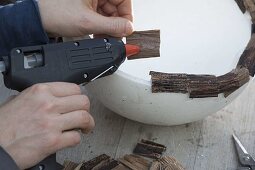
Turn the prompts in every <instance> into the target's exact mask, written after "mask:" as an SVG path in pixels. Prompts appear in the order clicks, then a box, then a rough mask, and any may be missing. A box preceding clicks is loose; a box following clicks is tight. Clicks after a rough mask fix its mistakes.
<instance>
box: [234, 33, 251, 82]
mask: <svg viewBox="0 0 255 170" xmlns="http://www.w3.org/2000/svg"><path fill="white" fill-rule="evenodd" d="M242 67H245V68H247V69H248V70H249V74H250V75H251V76H252V77H254V74H255V34H253V35H252V36H251V39H250V42H249V44H248V45H247V47H246V49H245V51H244V52H243V54H242V55H241V58H240V60H239V62H238V64H237V68H242Z"/></svg>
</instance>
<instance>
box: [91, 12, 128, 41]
mask: <svg viewBox="0 0 255 170" xmlns="http://www.w3.org/2000/svg"><path fill="white" fill-rule="evenodd" d="M93 22H95V23H94V25H95V27H94V29H93V33H94V34H107V35H110V36H114V37H125V36H128V35H130V34H132V32H133V24H132V22H131V21H129V20H128V19H126V18H122V17H105V16H102V15H100V14H97V13H96V15H95V16H94V20H93Z"/></svg>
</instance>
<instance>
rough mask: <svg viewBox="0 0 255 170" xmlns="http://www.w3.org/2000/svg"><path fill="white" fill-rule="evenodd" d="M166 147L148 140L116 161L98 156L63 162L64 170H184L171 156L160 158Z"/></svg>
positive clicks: (104, 156) (106, 156)
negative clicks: (78, 161) (79, 161)
mask: <svg viewBox="0 0 255 170" xmlns="http://www.w3.org/2000/svg"><path fill="white" fill-rule="evenodd" d="M164 151H166V146H164V145H161V144H157V143H155V142H152V141H148V140H141V142H139V143H138V144H137V145H136V147H135V149H134V151H133V154H130V155H125V156H124V157H123V158H119V159H118V160H115V159H112V158H111V157H110V156H108V155H105V154H103V155H100V156H98V157H96V158H94V159H92V160H89V161H83V162H81V163H75V162H71V161H65V162H64V170H184V168H183V166H182V165H181V164H180V163H179V162H178V161H177V160H176V159H175V158H174V157H171V156H162V154H163V152H164Z"/></svg>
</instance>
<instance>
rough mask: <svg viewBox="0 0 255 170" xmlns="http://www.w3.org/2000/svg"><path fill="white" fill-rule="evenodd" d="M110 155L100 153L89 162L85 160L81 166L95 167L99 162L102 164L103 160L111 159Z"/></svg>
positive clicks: (82, 168) (84, 168)
mask: <svg viewBox="0 0 255 170" xmlns="http://www.w3.org/2000/svg"><path fill="white" fill-rule="evenodd" d="M109 159H110V156H108V155H105V154H103V155H100V156H98V157H96V158H94V159H92V160H89V161H87V162H84V163H83V164H82V167H81V168H80V170H92V169H93V168H94V167H96V166H97V165H98V164H100V163H101V162H102V161H106V160H109Z"/></svg>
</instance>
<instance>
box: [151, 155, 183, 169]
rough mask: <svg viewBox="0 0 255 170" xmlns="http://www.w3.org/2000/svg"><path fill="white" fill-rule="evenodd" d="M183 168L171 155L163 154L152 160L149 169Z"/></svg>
mask: <svg viewBox="0 0 255 170" xmlns="http://www.w3.org/2000/svg"><path fill="white" fill-rule="evenodd" d="M161 169H165V170H184V168H183V166H182V165H181V164H180V163H179V162H178V161H177V160H176V159H175V158H173V157H170V156H164V157H162V158H160V159H158V160H156V161H154V162H153V163H152V165H151V167H150V170H161Z"/></svg>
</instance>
